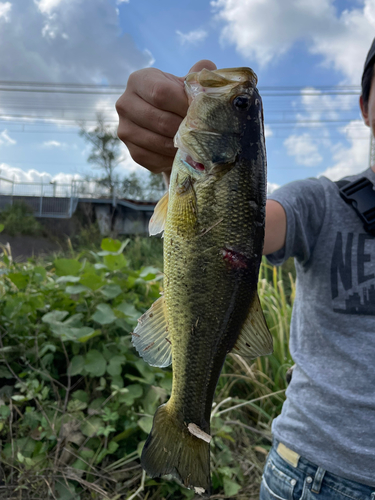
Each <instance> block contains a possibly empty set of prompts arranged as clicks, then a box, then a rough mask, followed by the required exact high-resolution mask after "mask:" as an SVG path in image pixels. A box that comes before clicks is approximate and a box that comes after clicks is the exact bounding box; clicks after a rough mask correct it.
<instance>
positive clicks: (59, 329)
mask: <svg viewBox="0 0 375 500" xmlns="http://www.w3.org/2000/svg"><path fill="white" fill-rule="evenodd" d="M51 330H52V332H53V333H54V334H55V335H57V336H58V337H60V338H61V340H63V341H64V342H65V341H69V340H72V341H73V342H77V341H78V342H86V341H87V340H88V339H89V338H91V337H95V336H96V335H94V334H95V332H96V330H94V329H93V328H91V327H89V326H83V327H82V328H67V327H66V326H65V325H64V323H62V324H61V325H52V326H51Z"/></svg>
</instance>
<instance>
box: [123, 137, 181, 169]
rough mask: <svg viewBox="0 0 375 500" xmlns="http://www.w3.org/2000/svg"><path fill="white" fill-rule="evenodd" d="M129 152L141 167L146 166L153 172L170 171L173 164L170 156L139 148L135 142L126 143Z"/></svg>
mask: <svg viewBox="0 0 375 500" xmlns="http://www.w3.org/2000/svg"><path fill="white" fill-rule="evenodd" d="M127 146H128V149H129V152H130V154H131V156H132V158H133V160H134V161H135V162H136V163H139V165H141V166H142V167H145V168H147V169H148V170H150V171H151V172H153V173H154V174H159V173H160V172H167V173H168V172H170V170H171V168H172V164H173V158H171V157H170V156H163V155H160V154H157V153H154V152H152V151H148V150H147V149H144V148H140V147H139V146H137V145H136V144H132V143H131V142H129V143H128V144H127Z"/></svg>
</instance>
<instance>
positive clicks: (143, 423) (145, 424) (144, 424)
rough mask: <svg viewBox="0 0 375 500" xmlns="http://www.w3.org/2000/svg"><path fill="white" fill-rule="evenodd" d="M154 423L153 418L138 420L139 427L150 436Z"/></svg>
mask: <svg viewBox="0 0 375 500" xmlns="http://www.w3.org/2000/svg"><path fill="white" fill-rule="evenodd" d="M152 421H153V418H152V417H142V418H140V419H139V420H138V425H139V427H140V428H141V429H142V430H143V431H144V432H145V433H146V434H150V432H151V429H152Z"/></svg>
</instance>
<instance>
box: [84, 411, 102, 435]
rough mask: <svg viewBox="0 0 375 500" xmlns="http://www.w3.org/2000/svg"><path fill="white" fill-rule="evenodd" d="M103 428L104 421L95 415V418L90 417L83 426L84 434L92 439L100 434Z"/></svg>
mask: <svg viewBox="0 0 375 500" xmlns="http://www.w3.org/2000/svg"><path fill="white" fill-rule="evenodd" d="M101 427H103V420H102V419H101V418H100V417H98V416H96V415H94V416H93V417H89V418H88V419H87V420H86V421H85V422H83V423H82V425H81V431H82V434H84V435H85V436H87V437H92V436H94V435H95V434H97V433H98V431H99V429H100V428H101Z"/></svg>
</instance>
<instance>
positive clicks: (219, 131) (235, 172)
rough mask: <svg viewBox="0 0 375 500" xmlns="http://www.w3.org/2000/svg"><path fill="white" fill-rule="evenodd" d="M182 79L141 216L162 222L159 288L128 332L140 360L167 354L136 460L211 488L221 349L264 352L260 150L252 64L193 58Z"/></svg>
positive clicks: (154, 360)
mask: <svg viewBox="0 0 375 500" xmlns="http://www.w3.org/2000/svg"><path fill="white" fill-rule="evenodd" d="M185 85H186V90H187V94H188V96H190V101H191V102H190V106H189V109H188V114H187V117H186V118H185V120H184V121H183V122H182V124H181V126H180V128H179V131H178V134H177V136H176V138H175V141H176V144H177V146H178V148H179V150H178V152H177V155H176V158H175V161H174V163H173V167H172V175H171V181H170V187H169V194H167V195H166V196H165V197H164V198H163V199H162V200H161V201H160V202H159V203H158V205H157V207H156V208H155V213H154V216H153V218H152V219H151V222H150V234H156V233H158V232H161V231H163V230H164V275H165V278H164V297H162V298H161V299H159V300H158V301H157V302H156V303H155V304H154V306H153V308H151V309H152V310H153V311H154V313H149V312H147V313H145V315H143V316H142V318H143V319H142V321H141V323H140V324H139V325H138V327H137V328H136V329H135V331H134V336H133V344H134V346H135V347H136V349H137V350H138V352H139V354H140V355H141V356H143V357H144V358H145V359H146V360H147V361H148V362H150V364H153V365H154V366H165V364H166V359H168V361H170V360H172V367H173V385H172V394H171V397H170V399H169V401H168V402H167V403H166V404H164V405H162V406H161V407H159V408H158V410H157V411H156V413H155V416H154V422H153V427H152V430H151V433H150V435H149V436H148V438H147V441H146V443H145V446H144V449H143V452H142V459H141V462H142V466H143V467H144V468H145V470H146V471H147V472H148V473H149V474H150V475H151V476H152V477H160V476H162V475H165V474H172V475H173V476H174V477H175V478H176V479H177V480H179V481H180V482H181V483H182V484H183V485H184V486H186V487H188V488H195V490H196V491H197V492H198V493H201V494H209V493H210V488H211V486H210V445H209V442H210V415H211V410H212V403H213V398H214V393H215V388H216V385H217V382H218V379H219V376H220V372H221V369H222V366H223V364H224V361H225V357H226V355H227V354H228V353H229V352H230V351H231V350H232V349H235V352H236V353H238V354H240V355H242V356H244V357H245V358H250V359H253V358H255V357H257V356H259V355H264V354H269V353H270V352H272V337H271V335H270V333H269V331H268V328H267V325H266V322H265V319H264V317H263V314H262V311H261V308H260V304H259V298H258V295H257V281H258V272H259V265H260V261H261V255H262V247H263V241H264V221H265V201H266V153H265V146H264V130H263V112H262V106H261V99H260V96H259V93H258V91H257V90H256V87H255V85H256V77H255V74H254V73H253V72H252V70H250V69H248V68H237V69H224V70H216V71H208V70H202V71H201V72H200V73H197V74H191V75H189V76H188V77H187V80H186V82H185ZM150 311H151V310H150ZM151 314H152V316H151ZM160 318H162V320H161V319H160ZM157 319H158V321H157ZM165 325H166V326H165ZM166 335H168V342H169V343H168V344H166V342H167V340H166V338H165V336H166ZM151 338H152V339H153V341H154V339H156V340H155V345H154V344H151V347H150V345H148V343H147V340H148V339H151ZM145 346H147V347H146V349H147V352H145ZM166 350H168V352H169V351H170V356H169V357H167V356H166V355H165V352H166ZM161 353H163V356H162V355H161Z"/></svg>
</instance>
